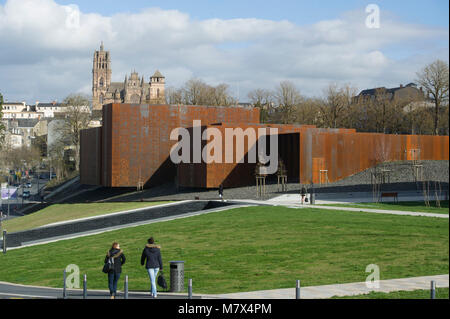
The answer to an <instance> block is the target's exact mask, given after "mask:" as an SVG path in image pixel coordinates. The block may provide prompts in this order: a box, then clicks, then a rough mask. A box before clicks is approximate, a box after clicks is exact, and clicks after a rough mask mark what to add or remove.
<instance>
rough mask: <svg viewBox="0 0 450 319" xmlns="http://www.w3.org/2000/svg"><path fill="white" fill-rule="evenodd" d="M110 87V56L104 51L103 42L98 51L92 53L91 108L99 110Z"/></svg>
mask: <svg viewBox="0 0 450 319" xmlns="http://www.w3.org/2000/svg"><path fill="white" fill-rule="evenodd" d="M110 86H111V56H110V54H109V51H104V49H103V42H102V44H101V45H100V51H95V52H94V62H93V67H92V108H93V109H94V110H101V109H102V106H103V103H104V100H105V96H106V92H107V91H108V89H109V87H110Z"/></svg>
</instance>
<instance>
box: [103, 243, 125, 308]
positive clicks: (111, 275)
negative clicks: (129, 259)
mask: <svg viewBox="0 0 450 319" xmlns="http://www.w3.org/2000/svg"><path fill="white" fill-rule="evenodd" d="M109 259H110V260H111V263H112V264H113V268H112V269H111V270H110V271H109V272H108V287H109V295H110V296H111V299H115V297H116V294H117V282H118V281H119V278H120V274H121V273H122V265H123V264H125V260H126V258H125V255H124V254H123V250H122V249H120V245H119V243H118V242H114V243H113V244H112V247H111V249H110V250H109V251H108V253H107V254H106V257H105V264H106V263H107V262H108V260H109Z"/></svg>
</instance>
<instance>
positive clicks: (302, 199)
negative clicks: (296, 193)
mask: <svg viewBox="0 0 450 319" xmlns="http://www.w3.org/2000/svg"><path fill="white" fill-rule="evenodd" d="M306 192H307V191H306V187H305V186H302V189H301V191H300V196H301V203H302V204H303V203H304V202H305V197H306Z"/></svg>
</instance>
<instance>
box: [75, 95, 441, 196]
mask: <svg viewBox="0 0 450 319" xmlns="http://www.w3.org/2000/svg"><path fill="white" fill-rule="evenodd" d="M194 120H200V121H201V128H200V129H201V132H202V133H203V132H204V131H205V130H206V129H208V128H215V129H217V130H218V131H220V132H221V134H222V136H225V135H226V132H225V131H226V129H227V128H228V129H239V128H240V129H242V130H243V131H245V130H246V129H248V128H251V129H254V130H255V131H257V130H258V129H260V128H266V130H267V134H270V133H269V129H270V128H276V129H278V133H277V134H276V135H277V141H278V159H279V160H282V161H283V163H284V164H285V166H286V169H287V175H288V178H289V179H291V180H295V181H299V182H300V183H306V184H309V183H311V182H313V183H319V182H324V181H325V179H327V181H328V182H334V181H337V180H340V179H342V178H345V177H347V176H350V175H353V174H355V173H358V172H360V171H363V170H365V169H367V168H369V167H372V166H374V165H376V164H378V163H381V162H384V161H397V160H415V159H421V160H448V159H449V137H448V136H424V135H420V136H419V135H387V134H378V133H357V132H356V131H355V130H354V129H321V128H316V127H315V126H312V125H284V124H260V123H259V110H258V109H257V108H242V107H207V106H187V105H147V104H142V105H138V104H108V105H105V106H104V107H103V126H102V127H101V128H93V129H87V130H84V131H82V134H81V150H80V158H81V161H80V180H81V183H84V184H92V185H103V186H108V187H136V186H137V185H138V184H139V183H140V182H142V184H143V185H144V186H145V187H151V186H155V185H158V184H160V183H163V182H175V183H177V184H178V185H179V186H183V187H200V188H217V187H218V186H219V185H220V184H223V185H224V187H233V186H234V187H237V186H243V185H251V184H254V182H255V176H254V173H255V166H256V164H255V163H248V155H249V154H248V153H249V150H252V149H253V148H256V152H257V153H258V151H259V150H258V149H257V143H253V144H252V145H248V144H247V140H248V139H247V138H246V139H245V143H244V154H245V155H244V163H239V160H240V159H237V160H236V158H235V159H234V161H233V162H232V163H226V162H225V153H226V151H227V150H226V148H225V141H224V140H225V138H224V139H222V147H221V153H222V154H221V156H222V161H221V163H216V162H211V163H208V164H206V163H204V162H203V161H202V162H201V163H192V162H193V161H192V156H193V154H191V155H190V157H191V158H190V159H191V161H190V163H180V164H177V165H176V164H174V163H172V161H171V159H170V150H171V148H172V146H173V145H174V144H175V143H176V141H174V140H171V139H170V134H171V132H172V130H173V129H175V128H187V129H188V131H189V132H190V133H192V132H193V127H192V126H193V121H194ZM190 136H191V140H190V144H191V146H193V143H194V140H193V134H190ZM261 138H266V139H267V140H266V145H270V143H269V136H268V135H267V136H264V137H261ZM208 142H209V141H201V150H203V149H204V147H205V145H206V144H207V143H208ZM191 149H192V147H191ZM233 149H234V150H236V140H235V139H233ZM269 152H270V149H268V153H269ZM191 153H192V152H191ZM206 157H207V158H210V155H207V156H206Z"/></svg>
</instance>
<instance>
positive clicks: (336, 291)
mask: <svg viewBox="0 0 450 319" xmlns="http://www.w3.org/2000/svg"><path fill="white" fill-rule="evenodd" d="M432 280H434V281H436V288H446V287H448V286H449V275H448V274H447V275H437V276H425V277H412V278H401V279H389V280H380V286H379V288H378V289H375V288H367V286H366V283H365V282H356V283H349V284H336V285H323V286H311V287H301V288H300V298H301V299H323V298H331V297H333V296H354V295H361V294H366V293H369V292H371V291H374V292H391V291H399V290H417V289H430V285H431V281H432ZM293 286H294V288H287V289H274V290H261V291H250V292H241V293H231V294H222V295H214V296H215V297H218V298H226V299H295V283H293Z"/></svg>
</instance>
